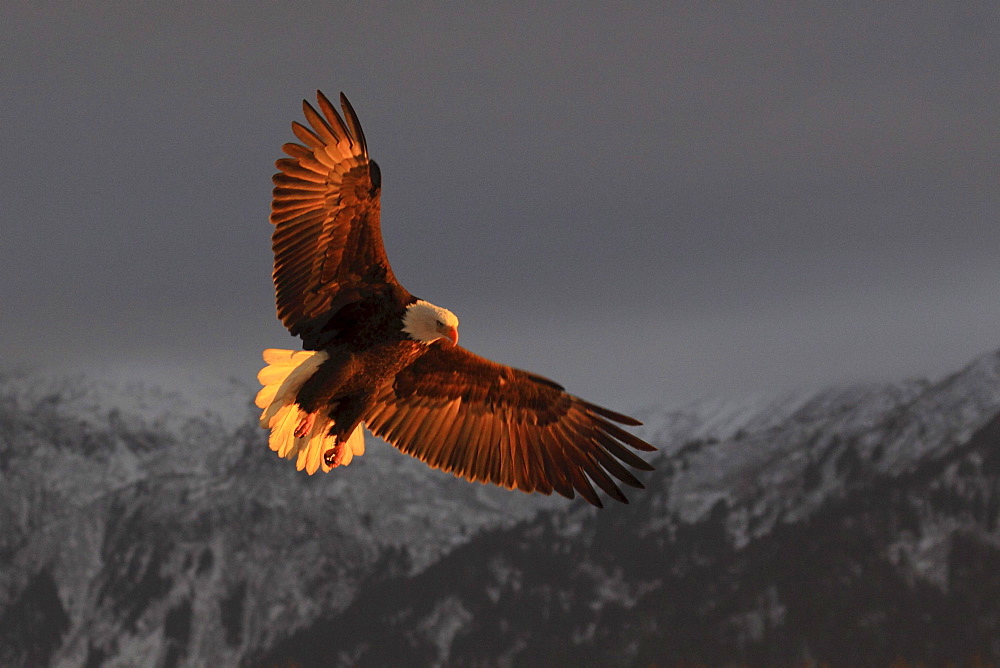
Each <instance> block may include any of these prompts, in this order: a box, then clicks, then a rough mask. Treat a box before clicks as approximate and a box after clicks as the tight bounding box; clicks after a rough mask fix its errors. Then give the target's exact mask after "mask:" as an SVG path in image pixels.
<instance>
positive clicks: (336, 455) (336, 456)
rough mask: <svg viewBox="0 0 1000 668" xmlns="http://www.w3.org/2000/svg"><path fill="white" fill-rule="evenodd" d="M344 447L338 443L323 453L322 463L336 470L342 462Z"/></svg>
mask: <svg viewBox="0 0 1000 668" xmlns="http://www.w3.org/2000/svg"><path fill="white" fill-rule="evenodd" d="M344 452H345V449H344V446H343V444H341V443H340V442H338V443H337V444H336V445H334V446H333V447H332V448H330V449H329V450H327V451H326V452H324V453H323V461H324V462H325V463H326V465H327V466H329V467H330V468H332V469H333V468H337V467H338V466H340V465H341V464H342V463H343V462H344Z"/></svg>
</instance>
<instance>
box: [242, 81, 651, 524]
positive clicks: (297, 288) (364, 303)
mask: <svg viewBox="0 0 1000 668" xmlns="http://www.w3.org/2000/svg"><path fill="white" fill-rule="evenodd" d="M318 101H319V109H320V111H319V112H317V111H316V110H315V109H313V107H311V106H310V105H309V104H308V103H305V104H304V107H303V108H304V112H305V115H306V118H307V120H308V121H309V124H310V126H311V129H310V128H307V127H305V126H303V125H299V124H298V123H294V124H293V126H292V127H293V130H294V131H295V134H296V136H297V137H298V138H299V139H300V140H301V141H302V142H303V144H286V145H285V146H284V150H285V152H286V153H287V154H288V155H289V156H290V158H286V159H282V160H279V161H278V163H277V166H278V169H279V170H280V171H279V173H278V174H276V175H275V177H274V183H275V189H274V201H273V204H272V210H271V222H272V223H273V224H274V225H275V230H274V235H273V249H274V256H275V262H274V283H275V290H276V295H277V310H278V317H279V318H280V319H281V321H282V322H283V323H284V324H285V326H286V327H287V328H288V329H289V331H290V332H291V333H292V334H294V335H297V336H300V337H301V338H302V341H303V348H304V349H305V351H303V352H298V353H296V352H293V351H282V350H268V351H265V354H264V358H265V361H267V362H268V364H269V366H268V367H266V368H265V369H264V370H262V371H261V374H260V378H261V382H262V383H263V384H264V389H263V390H261V392H260V394H259V395H258V397H257V403H258V405H259V406H260V407H261V408H263V409H264V414H263V415H262V417H261V424H262V425H263V426H265V427H267V428H269V429H270V430H271V438H270V445H271V448H272V449H274V450H276V451H277V452H278V453H279V454H280V455H281V456H284V457H289V458H296V459H297V465H298V467H299V468H300V469H305V470H307V471H308V472H309V473H313V472H314V471H316V470H319V469H320V468H322V469H323V470H324V471H328V470H330V468H332V467H334V466H337V465H340V464H347V463H349V462H350V460H351V457H353V456H354V455H359V454H361V453H362V452H363V450H364V440H363V437H362V435H361V434H362V429H363V427H364V426H367V427H368V428H369V429H370V430H371V431H372V432H374V433H375V434H376V435H378V436H380V437H382V438H384V439H385V440H387V441H388V442H389V443H391V444H393V445H394V446H396V447H397V448H399V449H400V450H402V451H403V452H406V453H408V454H411V455H413V456H415V457H417V458H419V459H421V460H423V461H425V462H427V463H428V464H430V465H431V466H433V467H435V468H441V469H444V470H446V471H449V472H451V473H454V474H455V475H457V476H461V477H464V478H467V479H469V480H476V481H481V482H491V483H495V484H498V485H502V486H505V487H508V488H512V489H520V490H523V491H526V492H533V491H537V492H541V493H543V494H550V493H551V492H553V491H556V492H558V493H560V494H563V495H564V496H567V497H570V498H572V497H573V496H574V494H575V493H576V492H579V493H580V494H582V495H583V496H584V498H586V500H587V501H589V502H590V503H593V504H594V505H598V506H599V505H601V501H600V498H599V497H598V496H597V494H596V492H595V491H594V488H593V486H592V483H593V484H596V485H597V486H598V487H600V488H601V489H602V490H603V491H604V492H605V493H607V494H608V495H609V496H611V497H612V498H615V499H617V500H619V501H622V502H625V501H626V499H625V496H624V495H623V494H622V492H621V490H620V489H619V488H618V486H617V484H616V482H615V479H617V481H620V482H623V483H625V484H627V485H630V486H633V487H639V488H641V487H642V484H641V483H640V482H639V480H638V479H636V477H635V476H634V475H632V473H630V472H629V471H628V470H627V469H626V468H625V466H623V464H627V465H629V466H631V467H633V468H636V469H641V470H649V469H651V468H652V467H651V466H650V465H649V464H647V463H646V462H645V461H644V460H642V459H641V458H639V457H638V456H636V455H635V454H634V453H633V452H632V451H631V450H630V448H634V449H637V450H647V451H648V450H653V449H654V448H653V447H652V446H650V445H649V444H648V443H646V442H644V441H642V440H641V439H639V438H637V437H635V436H633V435H632V434H629V433H628V432H626V431H624V430H623V429H621V428H620V427H618V426H617V425H615V424H614V423H616V422H617V423H621V424H626V425H637V424H639V423H638V422H637V421H636V420H633V419H632V418H629V417H627V416H625V415H621V414H619V413H616V412H614V411H610V410H608V409H606V408H601V407H599V406H596V405H594V404H591V403H589V402H586V401H583V400H582V399H579V398H577V397H574V396H572V395H570V394H567V393H566V392H565V390H564V389H563V388H562V386H560V385H558V384H557V383H554V382H552V381H550V380H548V379H545V378H542V377H540V376H536V375H534V374H531V373H528V372H525V371H520V370H518V369H514V368H511V367H508V366H504V365H501V364H496V363H494V362H491V361H489V360H486V359H483V358H482V357H478V356H476V355H474V354H472V353H470V352H469V351H467V350H465V349H464V348H461V347H459V346H458V345H457V341H458V333H457V326H458V320H457V318H455V316H454V314H452V313H451V312H450V311H447V310H446V309H442V308H440V307H436V306H434V305H432V304H429V303H427V302H424V301H422V300H418V299H417V298H416V297H414V296H413V295H411V294H410V293H409V292H407V291H406V289H405V288H403V287H402V286H401V285H400V284H399V282H398V281H396V278H395V276H394V275H393V273H392V268H391V267H390V266H389V262H388V259H387V258H386V256H385V250H384V248H383V246H382V236H381V230H380V222H379V213H380V210H379V196H380V194H381V183H382V179H381V172H380V171H379V168H378V166H377V165H376V164H375V163H374V161H372V160H370V159H369V158H368V150H367V146H366V143H365V138H364V133H363V132H362V131H361V126H360V123H358V120H357V117H356V115H355V113H354V110H353V109H352V108H351V106H350V104H349V103H348V102H347V100H346V98H344V97H343V96H341V106H342V107H343V110H344V118H341V117H340V115H339V114H338V113H337V111H336V110H335V109H334V107H333V105H332V104H330V102H329V101H328V100H327V99H326V97H324V96H323V94H322V93H318Z"/></svg>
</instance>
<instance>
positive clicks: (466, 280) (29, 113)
mask: <svg viewBox="0 0 1000 668" xmlns="http://www.w3.org/2000/svg"><path fill="white" fill-rule="evenodd" d="M662 4H663V3H635V4H629V3H624V4H620V3H613V4H612V3H608V4H602V5H598V4H585V3H558V4H541V5H539V6H536V5H535V3H531V4H530V6H529V5H520V6H514V5H512V4H510V3H498V4H494V5H487V4H479V3H476V4H475V8H474V9H473V8H470V7H471V5H470V7H465V6H463V5H461V4H459V3H452V4H448V5H431V4H416V3H414V4H411V5H403V4H402V3H400V5H398V6H395V8H386V6H385V5H383V4H382V3H350V4H345V5H344V6H340V3H336V2H328V1H327V2H313V3H308V2H306V3H268V4H260V5H254V7H255V8H254V9H247V7H250V6H251V4H250V3H214V2H204V3H177V2H162V3H134V2H124V3H120V4H118V3H101V2H91V3H40V2H30V3H29V2H23V3H22V2H15V3H6V4H5V7H4V10H3V15H4V16H3V23H4V26H3V27H2V28H0V32H2V34H0V37H2V39H0V84H2V89H3V91H4V93H3V98H2V99H3V101H2V103H0V104H2V109H3V122H2V123H0V146H2V147H3V155H4V157H5V161H4V165H5V167H4V178H3V179H2V180H0V199H2V202H3V210H4V220H3V227H2V236H0V262H2V267H3V269H2V274H0V276H2V279H3V280H2V281H0V363H2V364H3V365H5V366H12V365H32V364H43V365H44V364H61V365H68V366H71V367H74V368H78V367H81V366H82V367H88V366H95V367H109V366H110V367H129V368H130V367H134V368H135V369H137V370H138V372H139V373H149V374H151V375H153V376H154V377H155V375H156V374H157V373H158V371H157V369H162V370H166V369H171V370H173V371H174V372H176V371H177V370H179V369H187V368H190V369H200V370H202V371H207V372H209V373H212V374H218V375H219V376H235V377H237V378H241V379H248V380H249V379H252V378H253V375H254V374H255V372H256V370H257V368H258V367H259V366H260V362H259V353H260V350H261V349H262V348H265V347H293V346H294V345H295V344H296V340H293V339H292V338H290V337H289V336H288V335H287V333H286V332H285V331H284V329H282V328H281V326H280V324H279V323H278V322H277V320H276V318H275V316H274V306H273V292H272V286H271V284H270V269H271V255H270V225H269V224H268V223H267V214H268V206H269V200H270V189H271V184H270V177H271V174H272V173H273V171H274V170H273V162H274V160H275V159H276V158H278V157H281V154H280V146H281V144H282V143H284V142H286V141H292V140H293V136H292V134H291V131H290V128H289V123H290V122H291V121H293V120H296V119H299V118H300V116H301V110H300V101H301V99H302V98H303V97H308V98H310V99H312V98H313V96H314V91H315V89H316V88H322V89H323V90H324V91H326V92H327V93H328V94H330V95H331V97H332V96H334V95H335V94H336V93H337V92H338V91H340V90H343V91H344V92H346V93H347V94H348V96H349V97H350V98H351V101H352V102H353V104H354V106H355V108H356V109H357V111H358V113H359V115H360V118H361V122H362V124H363V126H364V128H365V131H366V134H367V136H368V143H369V148H370V152H371V154H372V156H373V157H374V158H375V159H376V160H378V162H379V163H380V165H381V167H382V173H383V207H382V208H383V214H382V222H383V232H384V235H385V243H386V247H387V249H388V252H389V256H390V259H391V260H392V262H393V265H394V267H395V270H396V274H397V276H398V277H399V278H400V280H402V281H403V283H404V284H405V285H406V286H407V287H408V288H409V289H410V290H411V291H412V292H414V293H415V294H417V295H419V296H421V297H424V298H427V299H430V300H431V301H433V302H435V303H438V304H441V305H442V306H446V307H448V308H450V309H452V310H453V311H455V312H456V313H457V314H458V316H459V318H461V320H462V327H461V330H462V342H463V344H465V345H466V346H467V347H469V348H470V349H472V350H474V351H476V352H479V353H480V354H484V355H486V356H489V357H492V358H494V359H497V360H498V361H503V362H507V363H512V364H515V365H517V366H521V367H525V368H529V369H532V370H534V371H537V372H539V373H543V374H545V375H548V376H551V377H553V378H555V379H556V380H559V381H561V382H563V384H565V385H567V387H568V388H569V389H570V390H571V391H573V392H575V393H577V394H581V395H583V396H585V397H588V398H590V399H592V400H594V401H598V402H601V403H605V404H608V405H611V406H614V407H619V408H623V409H634V408H636V407H641V406H645V405H650V404H676V403H681V402H686V401H689V400H692V399H695V398H698V397H703V396H707V395H721V396H741V395H746V394H755V393H771V392H775V391H783V390H785V389H789V388H794V387H810V386H814V385H818V384H821V383H827V382H851V381H866V380H878V379H891V378H899V377H904V376H911V375H925V374H929V375H932V376H933V375H936V374H941V373H944V372H946V371H949V370H951V369H953V368H956V367H957V366H958V365H960V364H962V363H963V362H965V361H966V360H968V359H969V358H971V357H973V356H975V355H977V354H979V353H981V352H985V351H987V350H990V349H993V348H995V347H997V346H1000V261H998V255H1000V225H998V213H1000V150H998V149H1000V76H998V73H1000V67H998V62H1000V9H998V7H1000V5H997V3H995V2H982V3H978V2H961V3H956V2H942V3H899V4H895V3H886V2H879V3H871V4H865V3H862V4H850V3H773V4H767V3H677V4H675V5H672V6H662ZM389 7H392V6H391V5H390V6H389Z"/></svg>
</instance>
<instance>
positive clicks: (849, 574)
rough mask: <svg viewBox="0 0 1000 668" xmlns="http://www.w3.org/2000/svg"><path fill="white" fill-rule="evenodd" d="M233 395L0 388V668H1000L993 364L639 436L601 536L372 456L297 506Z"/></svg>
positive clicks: (556, 506)
mask: <svg viewBox="0 0 1000 668" xmlns="http://www.w3.org/2000/svg"><path fill="white" fill-rule="evenodd" d="M228 391H229V392H231V395H232V396H231V399H232V400H231V401H229V402H228V403H226V402H223V403H221V404H216V405H221V406H226V405H228V406H232V407H234V408H227V409H224V410H226V411H227V414H229V415H228V416H227V417H226V418H225V419H224V418H222V417H221V416H219V415H216V414H213V413H211V412H206V411H205V410H204V409H203V408H201V407H202V406H204V403H203V402H196V404H194V403H192V402H190V400H185V397H182V396H178V395H173V394H171V393H166V392H163V391H158V390H155V389H150V388H145V387H137V386H135V385H132V386H128V387H126V388H125V389H124V394H123V393H122V388H120V387H119V388H118V389H117V390H116V388H115V386H113V385H112V386H100V385H95V384H94V383H93V382H91V381H88V380H86V379H84V378H75V379H48V380H46V381H45V382H40V381H39V380H38V378H36V377H33V376H26V377H9V378H7V379H5V380H4V381H3V382H0V523H2V526H3V531H2V533H0V665H44V664H46V663H53V664H61V665H95V666H96V665H137V664H141V665H233V664H243V665H399V664H400V663H403V664H417V665H425V664H437V665H445V664H457V665H465V664H483V665H576V664H579V665H638V664H644V665H652V664H661V665H662V664H669V665H672V664H676V663H683V662H687V663H706V664H719V663H745V664H753V665H786V664H793V663H796V664H797V663H809V662H827V663H832V664H834V665H840V664H844V665H884V664H886V663H890V662H892V661H896V660H904V661H910V662H917V661H921V662H929V663H933V664H938V663H945V662H948V661H956V662H959V663H962V662H969V661H977V660H978V661H985V662H996V661H998V660H1000V640H998V639H1000V353H994V354H990V355H986V356H983V357H982V358H980V359H978V360H975V361H974V362H973V363H972V364H970V365H969V366H968V367H966V368H965V369H963V370H961V371H959V372H958V373H956V374H954V375H953V376H950V377H948V378H946V379H943V380H940V381H936V382H928V381H907V382H901V383H894V384H885V385H881V386H864V387H845V388H834V389H827V390H823V391H820V392H816V393H802V394H796V395H794V396H788V397H783V398H779V399H772V400H767V401H758V402H752V403H744V404H727V403H720V402H702V403H699V404H697V405H695V406H692V407H690V408H689V409H684V410H671V411H662V412H653V413H650V414H649V415H646V416H643V417H645V418H647V423H648V426H647V431H646V433H645V436H647V437H648V438H650V439H651V440H652V441H653V442H654V443H655V444H657V445H659V446H660V447H661V452H660V453H658V454H657V455H655V460H654V463H655V464H656V465H657V470H656V471H654V472H652V473H651V474H649V475H647V476H645V477H644V478H643V479H644V482H646V484H647V489H646V490H644V491H637V492H635V493H633V494H632V495H631V496H632V499H633V503H632V504H631V505H629V506H618V505H617V504H614V505H613V506H611V507H608V508H606V509H604V510H602V511H597V510H594V509H591V508H590V507H588V506H586V505H585V504H582V503H580V502H569V501H566V500H564V499H561V498H556V499H546V498H544V497H531V496H526V495H522V494H518V493H514V492H506V491H503V490H495V489H492V488H488V487H485V486H482V485H470V484H468V483H465V482H463V481H458V480H455V479H453V478H451V477H450V476H448V475H445V474H441V473H438V472H435V471H431V470H430V469H428V468H427V467H425V466H423V465H422V464H420V463H419V462H416V461H414V460H411V459H409V458H407V457H405V456H403V455H400V454H399V453H396V452H395V451H394V450H392V449H391V448H389V447H388V446H385V445H384V444H377V443H374V444H372V445H371V447H369V450H368V453H366V454H365V456H364V457H362V458H361V459H359V460H357V461H356V462H355V463H352V464H351V466H349V467H347V468H346V469H343V470H337V471H334V472H333V473H331V474H329V475H326V476H315V477H312V478H310V477H308V476H305V475H302V474H299V473H297V472H295V471H294V469H293V468H292V467H290V466H288V465H287V464H286V463H284V462H280V461H279V460H277V459H276V458H275V457H274V455H273V453H271V452H270V451H269V450H268V449H267V447H266V444H265V441H264V434H263V432H262V431H261V430H259V429H258V428H257V426H256V422H255V415H254V413H253V411H252V410H251V409H252V407H251V406H250V396H251V394H252V390H251V389H249V388H242V387H239V386H238V385H232V386H230V387H229V390H228ZM116 392H117V394H116ZM215 394H216V396H218V395H219V394H220V392H219V391H216V393H215ZM221 394H225V391H223V392H221ZM194 405H197V406H199V407H198V408H192V406H194ZM241 407H242V408H241ZM237 410H240V411H242V416H241V418H240V419H233V418H232V415H231V413H232V412H235V411H237ZM379 445H381V446H382V447H378V446H379Z"/></svg>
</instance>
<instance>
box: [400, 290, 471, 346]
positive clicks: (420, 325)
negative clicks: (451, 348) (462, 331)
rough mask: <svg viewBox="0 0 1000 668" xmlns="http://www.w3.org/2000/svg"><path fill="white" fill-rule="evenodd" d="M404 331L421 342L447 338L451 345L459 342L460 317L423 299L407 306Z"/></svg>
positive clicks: (404, 316)
mask: <svg viewBox="0 0 1000 668" xmlns="http://www.w3.org/2000/svg"><path fill="white" fill-rule="evenodd" d="M403 331H404V332H406V333H407V334H409V335H410V338H411V339H414V340H415V341H420V342H421V343H433V342H434V341H437V340H438V339H446V340H447V341H449V342H450V343H451V345H457V344H458V318H456V317H455V314H454V313H452V312H451V311H449V310H448V309H446V308H441V307H440V306H435V305H434V304H431V303H430V302H425V301H424V300H422V299H421V300H419V301H417V302H416V303H413V304H410V305H409V306H407V307H406V314H405V315H403Z"/></svg>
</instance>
